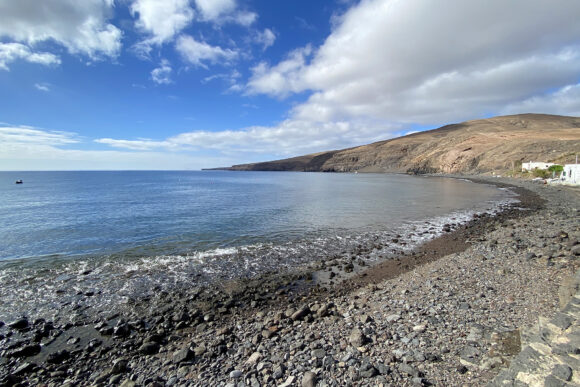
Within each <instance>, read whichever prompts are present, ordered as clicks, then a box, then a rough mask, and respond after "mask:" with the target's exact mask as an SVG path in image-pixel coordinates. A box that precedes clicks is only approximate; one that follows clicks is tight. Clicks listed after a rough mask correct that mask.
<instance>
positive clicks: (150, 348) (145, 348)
mask: <svg viewBox="0 0 580 387" xmlns="http://www.w3.org/2000/svg"><path fill="white" fill-rule="evenodd" d="M139 352H140V353H142V354H144V355H154V354H156V353H158V352H159V344H158V343H155V342H149V343H145V344H143V345H142V346H141V347H139Z"/></svg>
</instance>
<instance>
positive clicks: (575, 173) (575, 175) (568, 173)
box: [560, 164, 580, 185]
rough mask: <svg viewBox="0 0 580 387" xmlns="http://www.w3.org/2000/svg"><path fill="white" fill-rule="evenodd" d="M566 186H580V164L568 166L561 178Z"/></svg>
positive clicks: (565, 167) (565, 166)
mask: <svg viewBox="0 0 580 387" xmlns="http://www.w3.org/2000/svg"><path fill="white" fill-rule="evenodd" d="M560 180H562V182H563V183H566V184H574V185H580V164H566V165H564V170H563V171H562V175H561V176H560Z"/></svg>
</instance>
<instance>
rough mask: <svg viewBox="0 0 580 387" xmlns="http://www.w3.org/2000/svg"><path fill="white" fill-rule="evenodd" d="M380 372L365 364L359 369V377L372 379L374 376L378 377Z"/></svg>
mask: <svg viewBox="0 0 580 387" xmlns="http://www.w3.org/2000/svg"><path fill="white" fill-rule="evenodd" d="M378 373H379V371H378V370H377V369H376V368H375V367H374V366H373V365H372V364H369V363H365V364H363V365H362V366H361V368H360V369H359V375H360V376H361V377H362V378H372V377H373V376H376V375H378Z"/></svg>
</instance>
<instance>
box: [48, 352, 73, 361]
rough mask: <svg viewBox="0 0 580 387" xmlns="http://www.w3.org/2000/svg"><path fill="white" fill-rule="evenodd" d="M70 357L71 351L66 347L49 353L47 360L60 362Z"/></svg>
mask: <svg viewBox="0 0 580 387" xmlns="http://www.w3.org/2000/svg"><path fill="white" fill-rule="evenodd" d="M68 358H70V352H69V351H67V350H66V349H63V350H60V351H57V352H54V353H51V354H50V355H48V357H47V359H46V362H47V363H49V364H59V363H62V362H63V361H65V360H67V359H68Z"/></svg>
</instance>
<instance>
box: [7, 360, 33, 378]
mask: <svg viewBox="0 0 580 387" xmlns="http://www.w3.org/2000/svg"><path fill="white" fill-rule="evenodd" d="M35 368H36V364H34V363H28V362H24V363H22V364H21V365H19V366H18V367H17V368H16V369H15V370H14V371H13V372H12V374H13V375H16V376H20V375H24V374H27V373H29V372H31V371H32V370H34V369H35Z"/></svg>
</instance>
